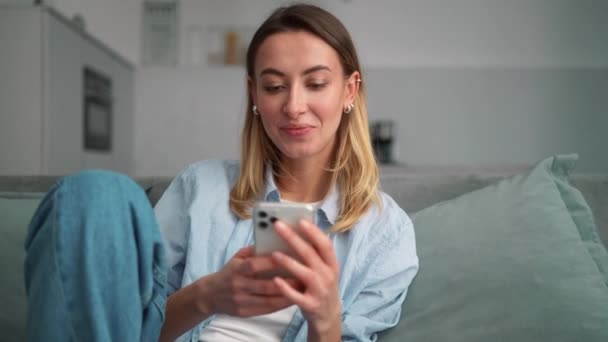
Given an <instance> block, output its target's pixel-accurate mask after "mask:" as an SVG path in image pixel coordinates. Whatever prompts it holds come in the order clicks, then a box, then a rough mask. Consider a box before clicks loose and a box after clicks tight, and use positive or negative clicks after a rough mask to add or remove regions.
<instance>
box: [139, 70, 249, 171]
mask: <svg viewBox="0 0 608 342" xmlns="http://www.w3.org/2000/svg"><path fill="white" fill-rule="evenodd" d="M244 73H245V72H244V70H243V69H242V68H238V67H232V68H230V67H228V68H210V69H202V68H181V69H178V70H177V71H176V70H173V69H169V68H148V69H145V70H142V71H140V72H139V73H138V75H137V81H136V82H137V84H138V87H137V88H136V96H135V98H136V103H135V106H136V108H137V109H136V117H135V121H136V122H137V127H136V129H135V169H134V174H136V175H154V176H157V175H175V174H176V173H177V172H178V171H180V170H181V169H182V168H184V167H185V166H186V165H187V164H190V163H191V162H193V161H195V160H198V159H203V158H238V156H239V154H238V153H239V150H238V146H239V143H240V140H239V136H240V128H241V123H242V117H243V115H244V107H245V82H244V79H245V76H244Z"/></svg>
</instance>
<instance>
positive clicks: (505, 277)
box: [381, 155, 608, 342]
mask: <svg viewBox="0 0 608 342" xmlns="http://www.w3.org/2000/svg"><path fill="white" fill-rule="evenodd" d="M576 159H577V157H576V155H566V156H556V157H552V158H548V159H545V160H543V161H541V162H540V163H538V164H537V165H536V166H535V167H534V168H533V169H531V170H530V171H529V172H526V173H522V174H519V175H516V176H514V177H511V178H508V179H505V180H502V181H500V182H498V183H497V184H495V185H491V186H488V187H486V188H483V189H481V190H477V191H474V192H471V193H468V194H465V195H462V196H460V197H458V198H456V199H453V200H450V201H446V202H443V203H439V204H436V205H434V206H431V207H429V208H426V209H424V210H421V211H420V212H418V213H416V214H414V215H413V221H414V227H415V229H416V238H417V247H418V255H419V258H420V271H419V273H418V275H417V276H416V278H415V279H414V282H413V283H412V285H411V287H410V290H409V293H408V296H407V297H406V300H405V302H404V305H403V311H402V319H401V321H400V322H399V324H398V325H397V327H395V328H394V329H391V330H389V331H387V332H385V333H383V334H382V335H381V340H382V341H451V342H458V341H463V342H464V341H466V342H471V341H519V342H525V341H558V342H559V341H587V342H588V341H598V342H599V341H602V342H606V341H608V277H607V274H606V273H605V272H606V265H608V263H607V260H608V254H607V253H606V250H605V248H604V247H603V245H602V244H601V243H600V242H599V238H598V235H597V231H596V229H595V227H594V223H593V217H592V215H591V211H590V209H589V207H588V206H587V204H586V203H585V201H584V199H583V197H582V196H581V194H580V192H578V190H576V189H575V188H574V187H572V186H571V185H570V184H569V183H568V180H567V175H568V173H569V172H570V170H571V169H572V168H573V167H574V164H575V161H576Z"/></svg>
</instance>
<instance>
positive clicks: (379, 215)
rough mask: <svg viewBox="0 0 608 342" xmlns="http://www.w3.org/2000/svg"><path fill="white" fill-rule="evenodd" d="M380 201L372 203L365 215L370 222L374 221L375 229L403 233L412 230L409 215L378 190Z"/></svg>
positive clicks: (390, 232)
mask: <svg viewBox="0 0 608 342" xmlns="http://www.w3.org/2000/svg"><path fill="white" fill-rule="evenodd" d="M378 196H379V198H380V203H379V205H378V204H374V205H373V206H372V207H371V208H370V210H369V211H368V213H367V214H366V215H365V217H366V218H367V219H368V220H369V222H370V223H375V224H374V225H375V226H376V225H377V226H381V227H383V228H380V227H377V228H376V229H375V230H376V231H378V230H380V231H384V232H385V233H387V234H393V233H403V232H405V231H410V230H413V223H412V220H411V218H410V216H409V215H408V214H407V213H406V212H405V210H403V208H401V207H400V206H399V204H397V202H395V200H394V199H393V198H392V197H391V196H389V195H388V194H387V193H385V192H383V191H380V190H379V191H378Z"/></svg>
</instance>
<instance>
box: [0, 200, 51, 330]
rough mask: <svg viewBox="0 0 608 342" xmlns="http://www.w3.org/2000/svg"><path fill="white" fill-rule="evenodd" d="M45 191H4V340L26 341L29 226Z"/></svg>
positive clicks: (0, 275)
mask: <svg viewBox="0 0 608 342" xmlns="http://www.w3.org/2000/svg"><path fill="white" fill-rule="evenodd" d="M43 196H44V194H42V193H15V192H0V279H1V280H0V308H2V309H1V310H0V334H1V336H2V337H1V338H0V340H3V341H25V310H26V298H25V287H24V280H23V261H24V258H25V253H24V247H23V246H24V241H25V236H26V234H27V226H28V224H29V222H30V219H31V217H32V215H33V214H34V211H35V210H36V208H37V207H38V204H39V203H40V201H41V200H42V197H43Z"/></svg>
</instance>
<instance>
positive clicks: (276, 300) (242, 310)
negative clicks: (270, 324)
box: [235, 287, 294, 317]
mask: <svg viewBox="0 0 608 342" xmlns="http://www.w3.org/2000/svg"><path fill="white" fill-rule="evenodd" d="M277 288H278V287H277ZM293 304H294V303H293V302H292V301H291V300H290V299H289V298H287V297H285V296H283V295H280V296H270V297H269V296H256V295H242V296H240V297H239V298H238V299H237V308H236V309H235V314H236V315H237V316H239V317H250V316H257V315H263V314H267V313H271V312H275V311H277V310H281V309H284V308H286V307H288V306H290V305H293Z"/></svg>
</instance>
